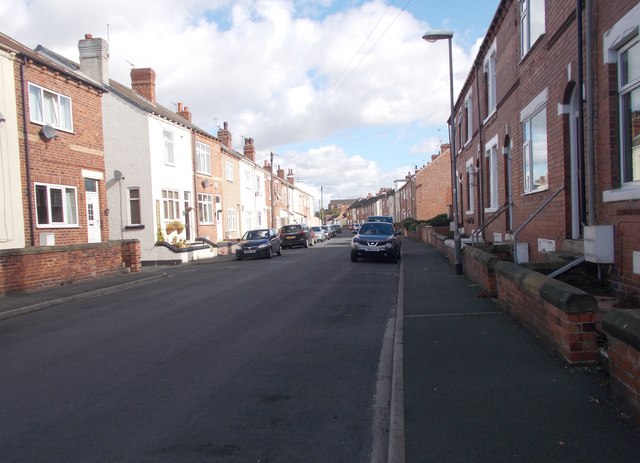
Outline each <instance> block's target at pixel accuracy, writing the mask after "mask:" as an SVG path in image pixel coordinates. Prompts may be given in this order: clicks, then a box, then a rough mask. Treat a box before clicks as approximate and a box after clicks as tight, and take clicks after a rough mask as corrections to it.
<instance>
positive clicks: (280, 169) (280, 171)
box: [277, 166, 284, 180]
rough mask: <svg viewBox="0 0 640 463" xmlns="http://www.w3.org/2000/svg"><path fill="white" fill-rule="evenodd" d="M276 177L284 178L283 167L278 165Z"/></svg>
mask: <svg viewBox="0 0 640 463" xmlns="http://www.w3.org/2000/svg"><path fill="white" fill-rule="evenodd" d="M277 175H278V177H279V178H281V179H282V180H284V169H283V168H281V167H280V166H278V174H277Z"/></svg>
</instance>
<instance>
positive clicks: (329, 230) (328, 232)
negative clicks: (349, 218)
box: [321, 225, 336, 240]
mask: <svg viewBox="0 0 640 463" xmlns="http://www.w3.org/2000/svg"><path fill="white" fill-rule="evenodd" d="M321 227H322V229H323V230H324V232H325V234H326V235H327V239H328V240H330V239H331V238H333V237H334V236H336V234H335V232H334V231H333V229H332V228H331V227H330V226H329V225H321Z"/></svg>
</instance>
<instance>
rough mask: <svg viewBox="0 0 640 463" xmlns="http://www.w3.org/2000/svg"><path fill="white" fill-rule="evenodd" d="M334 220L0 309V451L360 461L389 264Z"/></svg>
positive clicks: (386, 310) (117, 458) (119, 457)
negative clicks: (301, 237)
mask: <svg viewBox="0 0 640 463" xmlns="http://www.w3.org/2000/svg"><path fill="white" fill-rule="evenodd" d="M349 238H350V235H349V234H347V233H345V234H343V235H342V237H340V235H339V237H338V238H335V239H333V240H330V241H327V242H325V243H322V244H319V245H316V246H314V247H312V248H309V249H287V250H285V251H283V255H282V256H281V257H279V256H274V257H273V258H272V259H270V260H269V259H264V260H245V261H241V262H235V261H234V262H226V263H215V264H211V263H208V264H198V265H185V266H181V267H175V268H169V269H166V273H167V276H166V278H164V279H162V280H160V281H157V282H152V283H148V284H145V285H141V286H136V287H133V288H129V289H125V290H122V291H119V292H114V293H110V294H107V295H103V296H100V297H95V298H90V299H84V300H79V301H75V302H70V303H66V304H63V305H58V306H55V307H52V308H49V309H47V310H44V311H41V312H36V313H32V314H29V315H25V316H21V317H17V318H13V319H9V320H4V321H1V322H0V460H1V461H2V462H39V461H43V462H146V461H152V462H243V463H245V462H261V463H267V462H287V463H291V462H305V463H315V462H318V463H326V462H331V463H339V462H345V463H357V462H368V461H370V458H371V453H372V448H373V447H374V446H375V445H376V444H375V438H374V436H375V432H374V428H375V426H374V422H375V416H374V415H375V413H374V406H373V405H374V401H375V395H376V384H377V380H378V367H379V363H380V358H381V350H382V344H383V337H384V334H385V327H386V326H387V324H388V322H389V320H390V319H391V318H392V317H393V316H394V310H395V304H396V298H397V291H398V276H399V268H400V267H399V265H394V264H389V263H381V262H380V263H379V262H365V261H362V262H359V263H357V264H352V263H351V262H350V261H349V248H348V241H349Z"/></svg>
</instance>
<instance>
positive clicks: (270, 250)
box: [267, 246, 273, 259]
mask: <svg viewBox="0 0 640 463" xmlns="http://www.w3.org/2000/svg"><path fill="white" fill-rule="evenodd" d="M272 257H273V249H271V246H269V249H268V250H267V259H271V258H272Z"/></svg>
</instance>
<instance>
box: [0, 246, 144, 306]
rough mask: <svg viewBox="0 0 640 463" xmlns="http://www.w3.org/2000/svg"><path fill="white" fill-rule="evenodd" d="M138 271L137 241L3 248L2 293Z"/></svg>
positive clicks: (18, 291) (0, 276) (138, 251)
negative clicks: (5, 249) (128, 269)
mask: <svg viewBox="0 0 640 463" xmlns="http://www.w3.org/2000/svg"><path fill="white" fill-rule="evenodd" d="M123 262H124V263H125V265H126V266H127V267H128V268H130V270H131V271H132V272H139V271H140V269H141V263H140V242H139V241H138V240H126V241H124V242H122V243H121V242H119V241H107V242H104V243H95V244H76V245H69V246H42V247H29V248H25V249H13V250H7V251H0V294H11V293H21V292H29V291H34V290H38V289H43V288H47V287H53V286H58V285H61V284H65V283H72V282H75V281H80V280H87V279H91V278H98V277H102V276H107V275H114V274H117V273H122V272H123Z"/></svg>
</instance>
